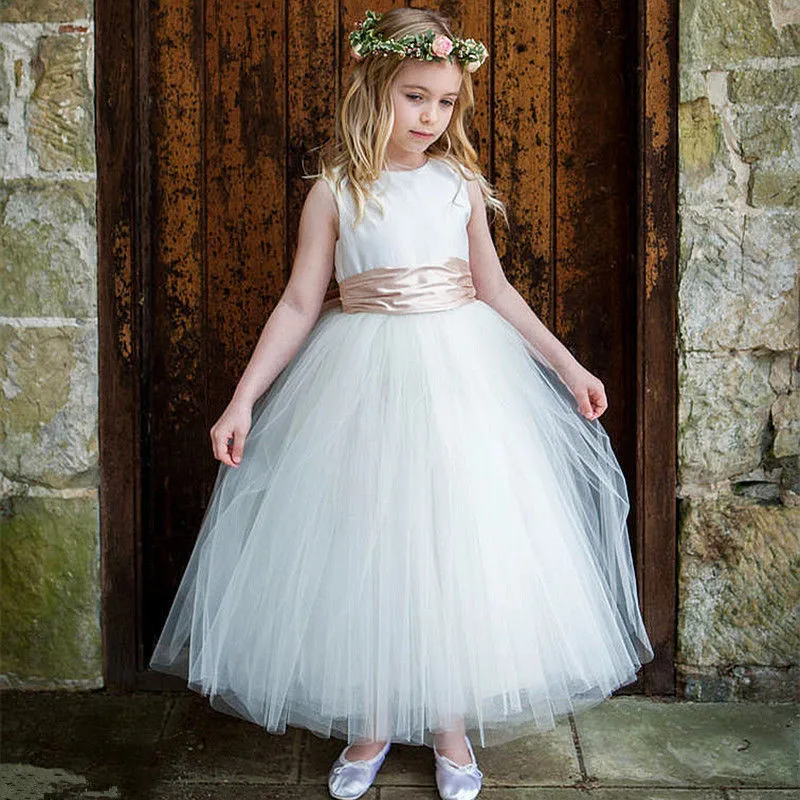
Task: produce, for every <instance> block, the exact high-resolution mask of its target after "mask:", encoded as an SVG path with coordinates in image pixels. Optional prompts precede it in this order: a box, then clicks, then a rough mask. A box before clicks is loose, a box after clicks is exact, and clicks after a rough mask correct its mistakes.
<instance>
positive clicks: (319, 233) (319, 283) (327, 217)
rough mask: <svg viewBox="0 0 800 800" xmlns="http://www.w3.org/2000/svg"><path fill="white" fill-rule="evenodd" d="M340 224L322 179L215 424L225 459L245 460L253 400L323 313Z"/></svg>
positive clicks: (231, 462)
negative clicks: (281, 282)
mask: <svg viewBox="0 0 800 800" xmlns="http://www.w3.org/2000/svg"><path fill="white" fill-rule="evenodd" d="M338 225H339V223H338V209H337V206H336V200H335V198H334V196H333V192H332V191H331V189H330V187H329V186H328V185H327V184H326V183H325V181H324V180H321V179H320V180H317V181H316V182H315V183H314V185H313V186H312V187H311V189H310V190H309V192H308V196H307V197H306V200H305V203H304V204H303V210H302V212H301V214H300V223H299V229H298V237H297V251H296V253H295V258H294V263H293V265H292V272H291V275H290V277H289V280H288V282H287V284H286V288H285V289H284V290H283V293H282V294H281V297H280V299H279V300H278V303H277V305H276V306H275V308H274V309H273V310H272V312H271V313H270V315H269V317H268V318H267V322H266V324H265V325H264V329H263V331H262V332H261V336H260V337H259V339H258V342H257V344H256V347H255V350H254V351H253V355H252V356H251V358H250V361H249V363H248V364H247V367H246V368H245V370H244V372H243V373H242V377H241V378H240V379H239V383H238V385H237V386H236V391H235V392H234V393H233V398H232V399H231V401H230V403H229V404H228V407H227V408H226V409H225V411H224V412H223V414H222V416H221V417H220V418H219V419H218V420H217V421H216V422H215V423H214V426H213V427H212V428H211V443H212V448H213V450H214V457H215V458H217V459H219V460H220V461H222V462H223V464H227V465H228V466H230V467H236V466H238V465H239V462H240V461H241V458H242V450H243V448H244V440H245V438H246V437H247V434H248V432H249V430H250V423H251V413H252V409H253V404H254V403H255V401H256V400H257V399H258V398H259V397H260V396H261V395H262V394H263V393H264V392H265V391H266V390H267V389H268V388H269V386H270V384H271V383H272V382H273V381H274V380H275V378H276V377H277V376H278V375H279V374H280V372H281V370H282V369H283V368H284V367H285V366H286V365H287V364H288V363H289V361H291V359H292V357H293V356H294V354H295V353H296V352H297V351H298V350H299V349H300V346H301V345H302V343H303V341H304V340H305V338H306V337H307V336H308V334H309V333H310V331H311V329H312V328H313V326H314V323H315V322H316V321H317V319H318V317H319V313H320V309H321V308H322V303H323V300H324V298H325V292H326V290H327V288H328V284H329V283H330V279H331V274H332V272H333V254H334V247H335V244H336V239H337V235H338V233H337V232H338ZM230 439H232V440H233V442H232V444H229V443H228V442H229V440H230Z"/></svg>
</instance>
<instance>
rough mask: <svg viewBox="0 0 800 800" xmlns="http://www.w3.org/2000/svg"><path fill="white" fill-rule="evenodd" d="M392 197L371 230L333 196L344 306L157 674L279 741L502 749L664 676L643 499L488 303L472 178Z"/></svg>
mask: <svg viewBox="0 0 800 800" xmlns="http://www.w3.org/2000/svg"><path fill="white" fill-rule="evenodd" d="M331 186H332V184H331ZM332 188H333V186H332ZM373 189H374V191H375V192H376V193H379V195H380V197H381V200H382V202H383V204H384V208H385V215H381V212H380V209H379V208H378V206H377V205H376V204H375V202H374V200H371V201H370V203H369V205H368V212H367V216H366V218H365V219H364V220H362V222H361V223H360V224H359V225H358V226H356V227H355V228H353V227H352V225H351V223H352V221H353V219H354V215H355V204H354V201H353V199H352V197H351V196H350V194H349V191H347V189H346V187H343V190H342V191H340V192H339V193H338V194H337V204H338V207H339V219H340V224H339V239H338V240H337V243H336V250H335V275H336V279H337V282H338V283H339V288H340V293H341V301H339V299H334V300H333V301H330V302H328V303H326V304H325V305H324V306H323V310H322V313H321V314H320V317H319V319H318V321H317V322H316V324H315V326H314V328H313V329H312V331H311V333H310V334H309V336H308V337H307V339H306V340H305V341H304V343H303V345H302V346H301V348H300V349H299V350H298V352H297V353H296V354H295V356H294V357H293V359H292V360H291V361H290V362H289V364H288V365H287V366H286V368H285V369H284V370H283V371H282V372H281V373H280V375H279V376H278V378H277V379H276V380H275V381H274V382H273V383H272V385H271V386H270V388H269V389H268V390H267V391H266V392H265V393H264V394H263V395H262V397H261V398H260V399H259V400H258V401H257V403H256V404H255V406H254V408H253V418H252V419H253V421H252V427H251V430H250V433H249V435H248V437H247V439H246V442H245V446H244V454H243V457H242V461H241V464H240V466H239V467H238V468H234V467H227V466H225V465H220V468H219V472H218V475H217V480H216V483H215V486H214V490H213V495H212V497H211V500H210V503H209V505H208V508H207V509H206V512H205V516H204V518H203V523H202V526H201V529H200V531H199V536H198V539H197V542H196V544H195V547H194V550H193V552H192V555H191V558H190V560H189V562H188V565H187V567H186V570H185V573H184V575H183V577H182V580H181V583H180V586H179V588H178V591H177V595H176V597H175V599H174V601H173V604H172V608H171V610H170V612H169V615H168V617H167V619H166V622H165V624H164V627H163V630H162V632H161V635H160V637H159V639H158V642H157V644H156V646H155V650H154V652H153V654H152V658H151V660H150V666H151V667H152V668H154V669H156V670H159V671H162V672H166V673H172V674H176V675H180V676H182V677H185V678H186V679H187V682H188V686H189V688H191V689H193V690H195V691H197V692H201V693H203V694H204V695H206V696H207V697H208V698H209V701H210V703H211V705H212V707H214V708H216V709H218V710H221V711H224V712H226V713H230V714H234V715H237V716H240V717H243V718H245V719H248V720H250V721H252V722H254V723H257V724H258V725H260V726H263V727H264V728H265V729H266V730H267V731H269V732H271V733H283V732H285V730H286V726H287V725H292V726H298V727H304V728H307V729H309V730H311V731H312V732H314V733H316V734H317V735H319V736H323V737H330V736H334V737H337V738H341V739H346V740H347V741H348V742H354V741H356V740H358V739H364V738H372V739H375V740H379V739H388V740H391V741H392V742H402V743H408V744H426V745H429V746H432V744H433V733H432V732H433V731H434V730H436V729H437V728H446V727H448V725H449V721H450V720H452V719H453V718H457V717H461V718H463V719H464V722H465V725H466V729H467V731H474V732H475V734H476V736H477V739H478V740H479V741H480V743H481V745H482V746H488V745H492V744H499V743H502V742H505V741H508V740H510V739H513V738H516V737H518V736H523V735H526V734H529V733H531V732H535V731H536V730H537V729H542V730H544V729H548V728H552V727H554V725H555V724H556V720H557V718H558V717H559V716H561V715H563V714H565V713H566V712H569V711H579V710H580V709H582V708H585V707H588V706H590V705H594V704H596V703H599V702H601V701H602V700H604V699H605V698H607V697H608V696H609V695H610V694H611V693H612V691H613V690H614V689H616V688H618V687H619V686H622V685H625V684H628V683H631V682H632V681H634V680H635V678H636V673H637V671H638V669H639V668H640V666H641V664H642V663H644V662H646V661H649V660H651V659H652V658H653V651H652V647H651V644H650V642H649V640H648V636H647V633H646V631H645V628H644V624H643V621H642V618H641V615H640V610H639V606H638V601H637V594H636V577H635V574H634V570H633V564H632V559H631V552H630V547H629V542H628V533H627V529H626V517H627V514H628V510H629V502H628V495H627V491H626V484H625V480H624V477H623V474H622V472H621V470H620V467H619V464H618V462H617V460H616V458H615V456H614V453H613V451H612V448H611V446H610V444H609V439H608V436H607V434H606V432H605V431H604V429H603V427H602V425H601V424H600V422H599V421H598V420H594V421H591V422H590V421H588V420H586V419H585V418H584V417H583V416H582V415H581V414H580V413H579V412H578V411H577V404H576V402H575V400H574V398H573V396H572V394H571V392H570V391H569V390H568V389H567V388H566V386H565V385H564V384H563V383H562V382H561V381H560V379H559V378H558V376H557V375H556V373H555V372H554V371H553V370H552V369H551V368H550V367H549V366H548V365H547V362H546V360H545V359H544V358H543V357H542V356H541V355H540V354H538V353H537V352H536V351H535V350H534V348H533V347H532V346H531V345H529V344H528V342H527V341H526V340H525V339H524V338H523V337H522V335H521V334H520V333H519V332H518V331H517V330H516V328H514V327H513V326H512V325H511V324H510V323H509V322H507V321H506V320H505V319H504V318H503V317H502V316H501V315H500V314H499V313H497V312H496V311H495V310H494V309H493V308H491V307H490V306H489V305H487V304H486V303H484V302H482V301H480V300H478V299H476V298H475V292H474V288H473V286H472V281H471V277H470V272H469V250H468V239H467V231H466V225H467V222H468V220H469V216H470V205H469V199H468V194H467V185H466V183H465V182H464V181H463V180H462V179H461V177H460V176H459V175H458V173H457V172H456V171H455V170H454V169H453V168H452V167H451V166H450V165H448V164H447V163H445V162H443V161H441V160H437V159H435V158H430V159H429V160H428V161H427V162H426V163H425V164H424V165H423V166H422V167H420V168H418V169H414V170H408V171H384V172H383V173H382V175H381V178H380V179H379V181H378V182H377V184H376V185H375V186H374V187H373Z"/></svg>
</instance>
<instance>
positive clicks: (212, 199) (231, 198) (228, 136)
mask: <svg viewBox="0 0 800 800" xmlns="http://www.w3.org/2000/svg"><path fill="white" fill-rule="evenodd" d="M206 2H207V4H208V7H207V11H206V18H207V19H206V29H207V34H206V61H205V64H204V65H203V68H204V71H205V75H206V87H205V94H206V112H205V132H204V134H205V139H204V147H205V153H204V157H205V191H206V231H205V245H206V254H205V257H206V275H207V278H206V306H207V311H206V313H207V324H208V331H207V334H206V364H207V375H208V413H209V416H208V419H207V423H208V427H209V428H210V426H211V425H212V424H213V422H214V421H215V420H216V419H217V418H218V416H219V415H220V414H221V413H222V411H223V410H224V409H225V406H226V405H227V404H228V402H229V401H230V398H231V395H232V394H233V390H234V389H235V387H236V384H237V382H238V380H239V377H240V375H241V373H242V371H243V370H244V368H245V366H246V365H247V362H248V360H249V358H250V356H251V354H252V350H253V348H254V346H255V343H256V341H257V340H258V337H259V334H260V333H261V329H262V328H263V327H264V323H265V322H266V320H267V317H268V315H269V312H270V311H271V310H272V308H273V307H274V305H275V304H276V303H277V301H278V298H279V297H280V294H281V292H282V291H283V287H284V283H285V282H284V275H285V271H286V263H285V262H286V252H285V238H286V224H287V220H286V179H287V170H286V144H287V136H286V121H287V117H286V114H287V111H286V60H285V59H286V18H285V16H284V12H285V7H284V3H283V0H270V2H267V0H235V1H234V2H231V0H206ZM209 452H210V450H209Z"/></svg>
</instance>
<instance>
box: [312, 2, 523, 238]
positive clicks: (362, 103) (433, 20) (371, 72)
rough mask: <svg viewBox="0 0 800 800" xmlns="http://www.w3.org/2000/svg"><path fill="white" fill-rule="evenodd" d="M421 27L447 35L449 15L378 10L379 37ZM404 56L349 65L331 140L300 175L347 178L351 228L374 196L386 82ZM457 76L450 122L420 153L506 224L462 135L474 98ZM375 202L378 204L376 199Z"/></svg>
mask: <svg viewBox="0 0 800 800" xmlns="http://www.w3.org/2000/svg"><path fill="white" fill-rule="evenodd" d="M427 30H433V31H434V32H435V33H437V34H444V35H445V36H448V37H450V38H451V39H452V38H453V32H452V30H451V27H450V21H449V19H448V18H447V17H446V16H444V15H443V14H442V13H440V12H438V11H434V10H431V9H421V8H403V7H400V8H393V9H391V10H390V11H387V12H386V13H385V14H383V16H382V17H381V19H380V21H379V22H378V25H377V27H376V32H377V33H379V34H380V35H381V36H384V37H391V38H395V37H400V36H405V35H406V34H416V33H424V32H425V31H427ZM407 58H408V56H406V58H392V57H387V58H373V57H370V56H367V57H366V58H365V59H364V60H363V61H360V62H358V63H357V64H356V65H355V66H354V68H353V70H352V72H351V75H350V80H349V83H348V86H347V91H346V92H345V95H344V98H343V99H342V100H341V102H340V104H339V109H338V110H337V113H336V125H335V138H334V141H333V142H331V140H328V142H326V144H325V145H323V146H322V148H321V151H320V155H319V170H318V172H317V173H316V174H315V175H309V176H306V177H314V178H316V177H323V178H325V179H327V180H328V181H330V182H331V183H333V184H334V186H335V187H336V188H337V189H339V188H340V187H341V185H342V183H343V182H344V180H345V178H347V179H348V180H349V183H350V188H351V191H352V194H353V197H354V200H355V203H356V208H357V215H356V219H355V221H354V223H353V226H354V227H355V225H357V224H358V222H360V220H361V219H362V218H363V216H364V212H365V209H366V204H367V202H368V200H369V199H370V198H371V197H373V198H374V195H373V194H372V192H371V186H372V183H373V182H374V181H376V180H377V179H378V178H379V177H380V175H381V172H382V171H383V168H384V163H385V156H386V146H387V144H388V142H389V138H390V136H391V133H392V128H393V126H394V110H393V106H392V96H391V90H392V81H393V80H394V78H395V76H396V75H397V73H398V72H399V71H400V69H401V67H402V66H403V64H404V63H406V59H407ZM454 63H456V64H457V63H458V62H457V61H456V62H454ZM462 76H463V77H462V81H461V89H460V91H459V94H458V97H457V98H456V101H455V103H454V106H453V114H452V117H451V119H450V124H449V125H448V126H447V129H446V130H445V131H444V133H443V134H442V135H441V136H440V137H439V138H438V139H437V140H436V141H435V142H434V143H433V144H431V146H430V147H428V148H427V150H426V151H425V152H426V155H427V156H428V157H430V158H436V159H440V160H442V161H445V162H447V163H449V164H451V165H452V166H453V167H454V168H455V169H456V170H457V171H458V172H459V173H460V174H461V175H462V176H463V177H464V178H465V179H466V180H476V181H477V183H478V185H479V187H480V190H481V193H482V194H483V197H484V202H485V204H486V205H487V206H488V207H490V208H492V209H493V210H494V212H495V214H498V213H499V214H501V215H502V217H503V219H504V221H505V223H506V226H508V216H507V214H506V209H505V206H504V204H503V203H502V202H501V201H500V200H499V199H498V197H497V192H496V191H495V189H494V188H493V187H492V186H491V184H490V183H489V182H488V181H487V180H486V178H484V176H483V175H482V174H481V171H480V166H479V165H478V154H477V152H476V151H475V148H474V147H473V146H472V144H471V143H470V141H469V137H468V136H467V131H466V128H467V124H468V123H469V122H470V121H471V119H472V115H473V113H474V110H475V98H474V93H473V89H472V76H471V74H470V73H469V72H467V71H466V70H462ZM376 202H378V204H379V206H380V207H381V208H383V204H382V203H380V201H379V200H377V199H376Z"/></svg>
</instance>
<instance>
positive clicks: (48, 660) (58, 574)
mask: <svg viewBox="0 0 800 800" xmlns="http://www.w3.org/2000/svg"><path fill="white" fill-rule="evenodd" d="M97 541H98V511H97V497H96V496H88V497H78V498H58V497H12V498H6V500H5V501H4V502H3V505H2V507H1V508H0V604H1V605H2V625H0V672H3V673H5V674H14V675H16V676H18V677H30V678H34V677H35V678H51V679H61V680H68V679H86V678H94V677H97V676H98V675H100V674H101V673H102V659H101V642H100V624H99V594H100V586H99V564H98V553H97Z"/></svg>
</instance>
